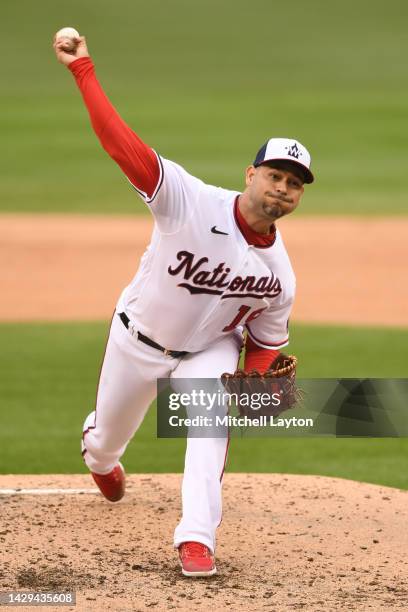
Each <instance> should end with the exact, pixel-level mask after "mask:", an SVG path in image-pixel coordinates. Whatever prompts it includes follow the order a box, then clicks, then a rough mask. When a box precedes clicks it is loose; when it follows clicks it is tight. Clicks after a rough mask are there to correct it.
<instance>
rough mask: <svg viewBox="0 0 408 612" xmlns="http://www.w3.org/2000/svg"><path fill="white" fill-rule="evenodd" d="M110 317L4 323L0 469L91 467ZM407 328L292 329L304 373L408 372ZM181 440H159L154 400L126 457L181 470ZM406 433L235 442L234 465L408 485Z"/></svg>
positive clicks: (143, 466)
mask: <svg viewBox="0 0 408 612" xmlns="http://www.w3.org/2000/svg"><path fill="white" fill-rule="evenodd" d="M107 329H108V324H107V323H106V322H103V323H101V322H98V323H64V324H52V323H49V324H40V323H38V324H5V323H3V324H1V325H0V342H1V346H2V351H1V352H0V449H1V452H0V473H71V472H85V471H86V470H85V468H84V465H83V463H82V459H81V457H80V451H79V440H80V434H81V428H82V422H83V420H84V418H85V416H86V415H87V414H88V412H90V411H91V410H92V409H93V407H94V401H95V388H96V382H97V378H98V373H99V366H100V361H101V357H102V353H103V347H104V343H105V338H106V334H107ZM407 341H408V330H380V329H377V330H372V329H358V328H355V329H354V328H331V327H320V326H301V325H296V326H295V325H293V326H292V342H291V345H290V349H291V352H294V353H295V354H297V355H298V356H299V358H300V362H301V364H300V367H299V377H304V378H307V377H407V376H408V365H407V364H408V360H407V346H408V342H407ZM184 445H185V441H184V440H164V439H160V440H158V439H157V438H156V420H155V406H152V408H151V409H150V411H149V413H148V416H147V417H146V419H145V421H144V423H143V425H142V427H141V428H140V430H139V431H138V432H137V434H136V436H135V438H134V440H133V441H132V442H131V444H130V445H129V447H128V450H127V452H126V454H125V457H124V463H125V465H126V468H127V469H128V470H129V471H130V472H181V471H182V470H183V461H184ZM407 456H408V439H335V438H331V439H323V438H313V439H307V440H305V439H289V438H286V439H261V440H260V439H247V438H245V439H236V438H234V439H232V441H231V450H230V453H229V459H228V466H227V469H228V470H229V471H239V472H241V471H242V472H288V473H302V474H326V475H331V476H341V477H344V478H351V479H356V480H363V481H367V482H375V483H381V484H385V485H390V486H396V487H401V488H408V476H407V473H408V471H407Z"/></svg>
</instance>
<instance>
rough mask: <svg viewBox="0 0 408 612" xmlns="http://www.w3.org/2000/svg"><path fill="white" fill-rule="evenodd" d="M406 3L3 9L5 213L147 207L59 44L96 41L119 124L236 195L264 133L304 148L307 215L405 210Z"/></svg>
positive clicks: (101, 0) (99, 4) (230, 2)
mask: <svg viewBox="0 0 408 612" xmlns="http://www.w3.org/2000/svg"><path fill="white" fill-rule="evenodd" d="M407 17H408V4H407V3H406V2H405V1H404V0H389V1H388V2H387V3H384V2H382V1H381V0H359V2H357V3H356V2H355V1H352V0H343V2H340V3H333V2H327V1H326V0H311V1H310V2H308V3H305V2H303V1H301V0H293V1H292V2H290V3H276V2H271V1H270V0H259V1H258V2H257V3H256V4H254V5H251V4H249V3H248V2H246V1H244V0H223V1H221V2H220V1H216V0H195V1H194V2H187V1H186V0H173V1H172V2H163V1H160V0H151V1H150V2H148V3H142V2H137V1H136V2H135V1H134V0H122V1H121V2H120V4H119V5H117V4H115V3H112V2H108V0H89V1H88V2H85V3H84V2H80V0H72V1H71V2H70V3H69V5H67V6H61V4H58V3H55V2H51V0H42V2H37V3H35V2H32V1H31V0H19V1H18V2H14V3H12V2H8V3H6V7H3V11H2V26H3V27H2V42H3V48H4V49H5V50H6V51H7V56H6V58H4V61H3V62H2V64H1V67H0V71H1V80H2V83H3V84H5V88H4V91H3V92H2V97H1V101H0V130H1V133H2V147H1V149H0V168H1V170H0V172H1V180H0V210H2V211H9V212H12V211H21V212H23V211H50V212H53V211H73V212H109V213H113V212H131V211H135V212H140V211H143V210H144V209H143V205H142V204H141V203H140V202H139V200H138V198H137V196H136V195H135V193H134V192H133V190H132V189H131V188H130V187H129V186H128V184H127V181H126V180H125V179H124V178H123V177H122V176H121V174H120V171H119V170H118V169H117V168H116V165H115V164H114V162H113V161H111V160H110V159H109V158H108V157H107V156H106V154H105V153H104V151H103V150H102V149H101V148H100V145H99V143H98V142H97V140H96V138H95V136H94V134H93V133H92V130H91V128H90V126H89V121H88V117H87V113H86V111H85V109H84V108H83V105H82V101H81V99H80V95H79V93H78V91H76V87H75V85H74V83H73V79H72V76H71V74H70V73H69V72H68V71H67V70H66V69H65V68H64V67H62V66H60V65H59V64H58V63H57V62H56V60H55V58H54V55H53V50H52V48H51V45H50V41H51V38H52V35H53V33H54V32H55V31H56V30H57V29H59V28H60V27H61V26H63V25H67V24H71V25H74V26H76V27H77V28H78V29H79V30H80V31H81V32H82V33H84V34H86V35H87V39H88V43H89V47H90V52H91V54H92V56H93V58H94V61H95V63H96V65H97V71H98V75H99V77H100V80H101V82H102V84H103V86H104V87H105V89H106V91H107V93H108V95H109V96H110V97H111V99H112V101H113V103H114V104H115V105H116V106H117V108H118V110H119V111H120V112H121V114H122V115H123V117H124V118H125V120H126V121H127V122H128V123H129V124H131V126H132V127H133V128H134V129H135V130H136V131H137V132H139V133H140V135H141V136H142V137H143V138H144V139H145V140H146V142H148V143H149V144H151V145H152V146H153V147H155V148H156V149H157V150H158V151H159V152H160V153H161V154H162V155H163V156H165V157H168V158H170V159H174V160H175V161H178V162H179V163H181V164H183V165H184V166H185V167H186V168H187V169H188V170H189V171H191V172H192V173H194V174H197V175H199V176H200V177H201V178H203V179H204V180H205V181H208V182H211V183H215V184H219V185H222V186H225V187H229V188H232V189H241V188H242V186H243V180H242V177H243V171H244V168H245V166H246V165H247V164H249V163H250V162H251V161H252V160H253V157H254V155H255V152H256V150H257V149H258V148H259V147H260V145H261V144H263V142H264V141H265V140H266V139H267V138H268V137H270V136H272V135H275V136H284V135H287V136H293V137H297V138H299V139H300V140H301V141H302V142H304V143H305V144H306V145H307V146H308V147H309V148H310V150H311V152H312V156H313V168H314V171H315V174H316V177H317V181H316V184H315V185H313V186H310V187H308V189H307V194H306V196H305V199H304V203H303V205H302V206H301V207H300V208H299V214H308V213H329V214H332V213H345V214H350V213H352V214H354V213H358V214H384V213H386V214H401V213H405V212H406V178H405V168H406V167H407V164H408V151H407V147H406V145H405V140H406V139H405V136H404V134H405V132H404V126H405V124H406V108H407V103H408V85H407V83H408V79H407V76H408V68H407V62H406V52H405V46H406V45H405V40H406V23H407Z"/></svg>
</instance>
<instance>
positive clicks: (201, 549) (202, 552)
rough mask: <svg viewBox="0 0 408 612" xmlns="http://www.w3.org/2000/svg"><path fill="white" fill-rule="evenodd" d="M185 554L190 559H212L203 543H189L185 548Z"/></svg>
mask: <svg viewBox="0 0 408 612" xmlns="http://www.w3.org/2000/svg"><path fill="white" fill-rule="evenodd" d="M182 550H183V554H184V555H186V556H188V557H210V556H211V553H210V551H209V550H208V548H207V546H205V544H201V542H187V543H186V544H185V545H184V546H183V549H182Z"/></svg>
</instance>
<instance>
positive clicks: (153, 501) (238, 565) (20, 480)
mask: <svg viewBox="0 0 408 612" xmlns="http://www.w3.org/2000/svg"><path fill="white" fill-rule="evenodd" d="M180 486H181V475H180V474H154V475H132V476H130V477H129V478H128V490H127V494H126V496H125V498H124V499H123V500H122V501H121V502H119V503H118V504H110V503H109V502H107V501H106V500H104V499H103V498H102V497H101V496H100V495H99V494H95V491H94V490H93V487H92V484H91V480H90V478H89V476H80V475H74V476H61V475H57V476H13V475H10V476H0V489H1V490H2V491H3V493H4V490H5V489H15V488H24V489H26V488H41V489H49V488H51V489H53V490H54V491H53V492H52V493H50V492H49V493H48V494H45V495H44V494H42V495H38V494H34V493H35V492H33V491H32V492H31V493H30V494H22V493H24V491H20V492H19V493H18V494H15V495H11V494H10V493H8V494H6V495H5V494H0V506H1V509H0V510H1V512H0V513H1V517H2V527H1V531H0V544H1V549H2V568H1V570H0V590H2V591H7V590H12V589H20V590H24V589H33V590H41V589H44V590H45V589H53V590H55V589H60V590H67V589H68V590H69V589H72V590H75V591H76V593H77V605H76V608H72V610H74V609H76V610H81V611H82V610H86V611H88V610H97V611H100V610H117V611H120V612H124V611H133V612H134V611H139V610H140V611H147V610H166V611H167V610H172V609H173V610H191V609H192V608H194V609H196V610H203V611H204V610H208V608H212V609H213V610H214V611H218V610H227V609H230V610H234V612H235V611H236V610H241V609H242V610H249V611H255V610H256V611H259V610H268V611H276V612H282V611H285V610H299V609H304V610H307V611H308V612H309V611H313V612H318V611H322V612H323V611H324V612H326V611H327V610H361V611H366V610H369V609H372V610H387V611H390V610H406V609H407V607H408V561H407V556H406V551H407V550H408V531H407V529H406V525H407V524H408V503H407V502H408V492H406V491H400V490H398V489H391V488H387V487H381V486H375V485H369V484H364V483H358V482H352V481H347V480H341V479H333V478H324V477H315V476H291V475H275V474H228V473H227V474H225V476H224V516H223V522H222V524H221V526H220V528H219V530H218V541H217V550H216V558H217V568H218V574H217V575H216V576H213V577H211V578H208V579H199V580H197V579H196V580H194V579H191V578H184V577H183V576H182V575H181V574H180V568H179V566H178V560H177V555H176V551H174V550H173V548H172V537H173V530H174V527H175V525H176V523H177V521H178V519H179V515H180ZM60 488H64V489H69V488H76V489H82V488H83V489H84V491H83V492H81V491H76V492H74V491H71V492H70V494H68V492H66V493H62V492H60V491H59V490H58V489H60ZM0 493H1V491H0ZM44 609H45V610H52V609H53V608H51V607H48V608H44ZM58 609H60V608H58ZM64 609H69V608H64Z"/></svg>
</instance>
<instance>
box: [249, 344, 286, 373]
mask: <svg viewBox="0 0 408 612" xmlns="http://www.w3.org/2000/svg"><path fill="white" fill-rule="evenodd" d="M245 349H246V350H245V362H244V370H245V372H250V370H258V371H259V372H260V373H261V374H264V372H266V370H267V369H268V368H269V366H270V365H271V363H272V362H273V361H274V360H275V359H276V357H277V356H278V355H279V353H280V351H277V350H273V349H264V348H261V347H260V346H258V345H257V344H255V342H254V341H253V340H252V339H251V338H250V337H249V336H248V335H247V339H246V345H245Z"/></svg>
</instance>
